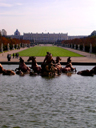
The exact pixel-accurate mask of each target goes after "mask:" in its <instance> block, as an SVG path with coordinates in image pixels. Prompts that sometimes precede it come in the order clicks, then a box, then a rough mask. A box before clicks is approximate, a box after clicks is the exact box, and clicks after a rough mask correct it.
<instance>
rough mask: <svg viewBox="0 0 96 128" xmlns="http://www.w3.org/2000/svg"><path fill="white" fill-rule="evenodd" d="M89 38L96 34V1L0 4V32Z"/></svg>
mask: <svg viewBox="0 0 96 128" xmlns="http://www.w3.org/2000/svg"><path fill="white" fill-rule="evenodd" d="M2 29H5V30H6V31H7V35H13V34H14V32H15V31H16V29H18V30H19V32H20V34H21V35H23V34H24V33H42V32H43V33H48V32H49V33H68V35H69V36H77V35H90V34H91V33H92V32H93V31H94V30H96V0H0V30H2Z"/></svg>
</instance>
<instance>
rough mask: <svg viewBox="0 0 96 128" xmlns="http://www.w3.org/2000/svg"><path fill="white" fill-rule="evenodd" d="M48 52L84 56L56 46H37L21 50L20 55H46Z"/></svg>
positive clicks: (59, 54) (54, 54)
mask: <svg viewBox="0 0 96 128" xmlns="http://www.w3.org/2000/svg"><path fill="white" fill-rule="evenodd" d="M46 52H51V54H52V55H53V56H61V57H68V56H70V57H82V55H79V54H77V53H74V52H71V51H68V50H66V49H63V48H60V47H56V46H35V47H32V48H29V49H26V50H23V51H21V52H19V56H45V55H46Z"/></svg>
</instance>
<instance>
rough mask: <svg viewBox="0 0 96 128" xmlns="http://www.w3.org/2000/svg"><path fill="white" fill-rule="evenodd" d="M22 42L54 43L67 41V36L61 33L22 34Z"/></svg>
mask: <svg viewBox="0 0 96 128" xmlns="http://www.w3.org/2000/svg"><path fill="white" fill-rule="evenodd" d="M23 39H24V40H34V42H56V41H57V40H68V34H67V33H66V34H63V33H24V35H23Z"/></svg>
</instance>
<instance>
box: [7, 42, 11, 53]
mask: <svg viewBox="0 0 96 128" xmlns="http://www.w3.org/2000/svg"><path fill="white" fill-rule="evenodd" d="M7 50H8V51H9V50H10V47H9V43H8V44H7Z"/></svg>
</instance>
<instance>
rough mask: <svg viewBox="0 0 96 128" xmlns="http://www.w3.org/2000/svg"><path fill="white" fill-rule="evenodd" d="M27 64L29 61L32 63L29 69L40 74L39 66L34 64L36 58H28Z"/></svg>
mask: <svg viewBox="0 0 96 128" xmlns="http://www.w3.org/2000/svg"><path fill="white" fill-rule="evenodd" d="M27 61H28V62H29V61H32V64H31V67H30V68H31V69H33V71H34V73H38V74H39V73H41V67H40V66H38V64H37V62H36V57H34V56H31V57H29V58H28V60H27Z"/></svg>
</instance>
